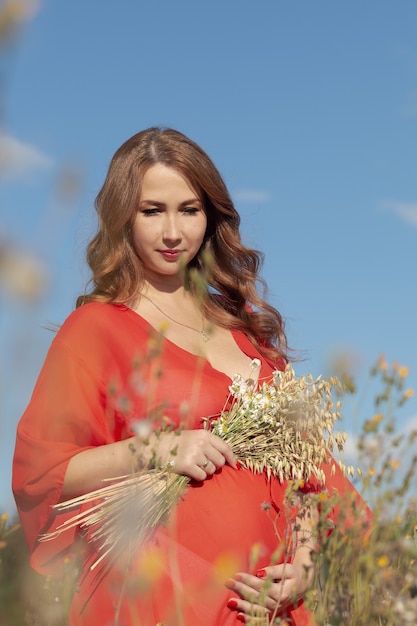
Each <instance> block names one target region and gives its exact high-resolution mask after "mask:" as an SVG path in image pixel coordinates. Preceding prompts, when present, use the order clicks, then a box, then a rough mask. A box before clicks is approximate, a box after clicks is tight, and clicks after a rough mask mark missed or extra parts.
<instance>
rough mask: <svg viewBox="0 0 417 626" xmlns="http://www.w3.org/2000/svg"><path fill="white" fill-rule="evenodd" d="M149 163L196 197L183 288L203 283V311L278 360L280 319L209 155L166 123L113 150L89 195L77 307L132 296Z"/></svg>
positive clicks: (138, 279)
mask: <svg viewBox="0 0 417 626" xmlns="http://www.w3.org/2000/svg"><path fill="white" fill-rule="evenodd" d="M156 163H162V164H164V165H166V166H168V167H172V168H173V169H175V170H176V171H177V172H179V173H180V174H181V175H182V176H184V178H185V179H186V180H187V181H188V182H189V184H190V186H191V187H192V188H193V189H194V190H195V192H196V193H197V194H198V196H199V197H200V199H201V201H202V203H203V207H204V210H205V213H206V216H207V230H206V234H205V237H204V241H203V244H202V246H201V248H200V251H199V252H198V254H197V255H196V257H195V258H194V259H193V260H192V261H191V262H190V264H189V266H188V267H187V268H186V278H188V281H187V284H188V286H189V288H193V285H195V284H196V282H197V283H199V284H200V286H201V284H203V285H204V288H203V290H204V294H205V297H204V298H203V300H202V302H203V304H202V306H203V310H204V314H205V315H206V316H207V318H208V319H210V320H211V321H212V322H214V323H216V324H219V325H220V326H223V327H225V328H230V329H234V330H242V331H243V332H244V333H246V335H247V336H248V337H249V338H250V340H251V341H252V342H253V343H254V344H255V345H256V346H257V348H258V349H260V350H261V352H262V353H263V354H264V355H265V356H266V357H270V358H273V359H274V360H276V359H277V358H280V359H283V360H284V361H285V362H286V361H287V360H288V345H287V340H286V335H285V330H284V321H283V318H282V316H281V315H280V313H279V312H278V311H277V310H276V309H275V308H274V307H272V306H271V305H270V304H268V302H267V301H266V295H267V288H266V285H265V283H264V281H263V280H262V279H261V277H260V270H261V266H262V261H263V256H262V254H261V253H260V252H258V251H257V250H252V249H250V248H247V247H245V246H244V245H243V243H242V241H241V237H240V232H239V225H240V217H239V214H238V213H237V211H236V209H235V207H234V205H233V202H232V200H231V198H230V195H229V192H228V190H227V188H226V185H225V183H224V181H223V179H222V177H221V175H220V173H219V172H218V170H217V168H216V167H215V165H214V164H213V162H212V161H211V159H210V158H209V157H208V155H207V154H206V153H205V152H204V151H203V150H202V149H201V148H200V146H198V145H197V144H196V143H194V142H193V141H192V140H191V139H189V138H188V137H186V136H185V135H183V134H182V133H180V132H178V131H176V130H173V129H170V128H149V129H147V130H144V131H142V132H140V133H137V134H136V135H134V136H133V137H131V138H130V139H128V140H127V141H126V142H125V143H124V144H123V145H122V146H121V147H120V148H119V149H118V150H117V151H116V153H115V154H114V156H113V158H112V160H111V163H110V166H109V170H108V173H107V176H106V179H105V181H104V184H103V187H102V188H101V190H100V192H99V193H98V195H97V198H96V201H95V207H96V211H97V215H98V230H97V234H96V235H95V237H94V238H93V240H92V241H91V242H90V244H89V245H88V248H87V261H88V264H89V266H90V268H91V270H92V278H91V280H90V284H91V285H92V289H91V291H90V292H89V293H86V294H83V295H81V296H79V297H78V298H77V307H79V306H81V305H83V304H86V303H87V302H92V301H100V302H111V303H129V302H132V301H133V300H134V299H135V298H137V297H138V294H139V293H140V290H141V288H142V286H143V281H144V268H143V265H142V263H141V260H140V258H138V255H137V254H136V252H135V249H134V245H133V234H132V233H133V223H134V219H135V216H136V213H137V208H138V201H139V198H140V193H141V182H142V179H143V176H144V174H145V172H146V171H147V170H148V169H149V168H150V167H151V166H152V165H155V164H156ZM190 277H191V278H192V280H190ZM199 277H201V280H198V278H199ZM196 279H197V280H196ZM200 291H201V289H200Z"/></svg>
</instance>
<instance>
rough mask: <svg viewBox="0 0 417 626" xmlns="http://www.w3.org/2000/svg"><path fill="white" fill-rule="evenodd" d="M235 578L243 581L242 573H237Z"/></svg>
mask: <svg viewBox="0 0 417 626" xmlns="http://www.w3.org/2000/svg"><path fill="white" fill-rule="evenodd" d="M235 580H237V581H239V582H242V580H243V576H241V575H240V574H235Z"/></svg>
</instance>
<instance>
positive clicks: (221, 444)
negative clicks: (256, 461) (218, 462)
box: [210, 433, 237, 469]
mask: <svg viewBox="0 0 417 626" xmlns="http://www.w3.org/2000/svg"><path fill="white" fill-rule="evenodd" d="M210 434H211V435H212V440H211V444H212V446H213V448H215V450H217V451H218V452H220V454H221V455H222V456H223V457H224V459H225V461H226V462H227V463H228V464H229V465H231V466H232V467H234V468H235V469H237V458H236V457H235V455H234V454H233V452H232V449H231V447H230V446H229V445H228V444H227V443H226V442H225V441H223V440H222V439H220V437H217V435H213V434H212V433H210Z"/></svg>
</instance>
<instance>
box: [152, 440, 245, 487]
mask: <svg viewBox="0 0 417 626" xmlns="http://www.w3.org/2000/svg"><path fill="white" fill-rule="evenodd" d="M148 446H150V447H152V446H154V452H155V456H156V458H157V459H158V462H160V463H161V464H166V463H169V464H170V465H171V466H172V470H173V471H174V472H176V473H177V474H184V475H185V476H189V477H190V478H193V479H194V480H200V481H201V480H205V479H206V478H207V477H208V476H211V475H212V474H214V473H215V472H216V471H217V470H218V469H220V468H221V467H223V465H224V464H225V463H228V464H229V465H231V466H232V467H234V468H235V469H237V467H238V465H237V459H236V457H235V455H234V454H233V452H232V450H231V448H230V446H229V445H228V444H227V443H226V442H225V441H223V440H222V439H220V437H217V435H213V433H211V432H209V431H208V430H203V429H201V430H183V431H181V432H179V433H178V432H171V433H161V434H160V435H159V436H158V437H157V436H156V435H154V434H153V435H151V436H150V438H149V442H148Z"/></svg>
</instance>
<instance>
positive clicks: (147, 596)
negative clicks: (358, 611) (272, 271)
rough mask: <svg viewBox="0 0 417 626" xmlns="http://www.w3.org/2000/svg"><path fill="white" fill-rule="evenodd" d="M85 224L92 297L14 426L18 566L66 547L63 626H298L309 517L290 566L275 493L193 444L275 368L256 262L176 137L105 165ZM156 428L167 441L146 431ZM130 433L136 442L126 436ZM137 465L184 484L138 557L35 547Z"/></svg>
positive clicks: (222, 453) (273, 331)
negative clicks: (241, 384) (237, 382)
mask: <svg viewBox="0 0 417 626" xmlns="http://www.w3.org/2000/svg"><path fill="white" fill-rule="evenodd" d="M96 209H97V213H98V218H99V228H98V232H97V235H96V236H95V237H94V239H93V240H92V242H91V243H90V245H89V248H88V262H89V265H90V267H91V269H92V283H93V288H92V291H91V292H90V293H89V294H88V295H83V296H80V297H79V298H78V301H77V308H76V310H75V311H74V312H73V313H72V314H71V315H70V316H69V318H68V319H67V320H66V322H65V323H64V324H63V326H62V327H61V329H60V330H59V332H58V333H57V335H56V337H55V339H54V341H53V343H52V346H51V348H50V351H49V353H48V355H47V358H46V361H45V364H44V367H43V369H42V371H41V373H40V376H39V380H38V382H37V385H36V387H35V390H34V394H33V397H32V399H31V401H30V404H29V406H28V408H27V410H26V412H25V414H24V415H23V417H22V419H21V421H20V423H19V426H18V432H17V443H16V451H15V458H14V478H13V487H14V493H15V497H16V502H17V505H18V509H19V513H20V517H21V521H22V525H23V528H24V531H25V533H26V536H27V540H28V543H29V547H30V550H31V554H32V557H31V558H32V564H33V566H34V567H35V568H36V569H37V570H39V571H41V572H44V573H51V572H57V571H58V570H59V564H60V563H62V560H63V559H64V558H65V557H67V556H68V555H69V554H70V553H71V552H72V551H74V547H75V546H77V550H79V551H80V553H81V559H82V567H81V574H80V579H79V583H78V586H77V590H76V592H75V593H74V598H73V602H72V607H71V615H70V624H72V625H75V624H77V625H82V624H93V623H94V624H96V623H100V624H103V625H107V624H119V625H120V626H121V625H123V626H136V625H139V626H155V625H156V624H164V625H165V626H174V625H176V624H182V625H184V626H198V625H201V626H203V625H204V626H215V625H218V626H220V625H222V626H226V625H232V624H236V623H241V622H244V621H246V622H247V623H249V622H250V623H260V624H262V623H264V624H265V623H268V620H269V619H272V616H275V615H280V616H281V617H283V618H285V619H286V622H283V623H287V624H297V625H307V624H310V623H312V621H311V616H310V614H309V612H308V611H307V610H306V609H305V608H304V606H303V604H302V602H298V600H299V599H300V598H302V596H303V594H304V593H305V591H306V590H307V588H308V586H309V584H310V581H311V578H312V560H311V550H312V549H313V548H314V541H313V539H312V532H311V516H310V517H309V516H305V515H304V516H301V517H300V519H298V520H297V522H298V525H299V530H300V531H301V534H302V535H303V537H304V539H303V541H299V542H298V543H297V540H296V542H295V544H293V547H292V548H291V549H289V547H288V545H289V542H288V539H290V540H292V539H293V536H292V535H293V534H294V533H292V532H291V526H290V522H289V520H288V519H287V517H286V510H285V506H284V502H285V498H284V496H285V489H286V486H285V485H282V484H280V483H279V482H278V481H277V480H274V479H272V480H267V478H266V477H265V476H264V475H262V474H253V473H252V472H250V471H248V470H244V469H240V468H239V466H238V464H237V463H236V459H235V456H234V454H233V452H232V450H231V449H230V447H229V446H228V445H227V444H226V443H225V442H223V441H222V440H220V439H219V438H218V437H216V436H215V435H213V434H211V433H210V432H209V431H207V430H204V429H202V428H201V426H202V418H203V417H207V416H213V415H216V414H219V412H220V411H221V410H222V408H223V407H224V404H225V401H226V399H227V396H228V393H229V390H228V388H229V385H230V381H231V379H232V377H233V376H234V374H236V373H237V372H239V373H240V374H241V375H242V376H244V377H248V376H250V374H251V371H252V370H251V362H252V361H253V359H255V358H256V359H259V360H260V361H261V367H260V370H259V372H258V375H259V379H261V378H262V379H268V378H269V377H271V374H272V372H273V370H274V369H282V368H283V367H284V366H285V363H286V361H287V345H286V340H285V334H284V328H283V322H282V319H281V316H280V315H279V313H278V312H277V311H276V310H275V309H274V308H273V307H271V306H270V305H269V304H267V303H266V302H265V301H264V299H263V298H262V297H261V296H260V295H259V294H258V292H257V283H258V282H259V269H260V256H259V255H258V253H257V252H255V251H253V250H250V249H248V248H245V246H244V245H243V244H242V242H241V240H240V236H239V216H238V214H237V212H236V210H235V208H234V207H233V204H232V201H231V199H230V197H229V194H228V191H227V189H226V187H225V184H224V182H223V180H222V178H221V176H220V174H219V173H218V171H217V170H216V168H215V166H214V165H213V163H212V162H211V160H210V159H209V157H208V156H207V155H206V154H205V153H204V152H203V151H202V150H201V148H200V147H199V146H197V145H196V144H195V143H194V142H192V141H191V140H190V139H188V138H187V137H185V136H184V135H182V134H181V133H179V132H177V131H174V130H171V129H158V128H151V129H149V130H146V131H143V132H141V133H138V134H137V135H135V136H133V137H132V138H130V139H129V140H128V141H127V142H126V143H125V144H123V145H122V146H121V147H120V148H119V150H118V151H117V152H116V154H115V155H114V157H113V159H112V161H111V164H110V167H109V171H108V175H107V178H106V180H105V183H104V185H103V187H102V189H101V191H100V193H99V194H98V197H97V200H96ZM167 420H168V421H169V423H170V424H171V425H172V426H173V427H175V428H177V427H181V428H180V429H179V430H176V431H175V432H173V431H172V430H170V429H169V428H163V429H162V432H161V429H157V426H161V424H163V423H165V424H166V421H167ZM138 423H139V424H141V429H142V432H143V427H144V426H149V427H150V433H149V436H142V437H141V438H140V437H138V436H135V434H134V433H135V428H137V426H138ZM145 430H146V428H145ZM132 450H133V452H132ZM138 460H139V462H140V464H141V466H142V467H148V466H149V467H150V466H155V464H166V463H169V464H170V465H171V466H172V470H173V471H174V472H177V473H178V474H184V475H186V476H188V477H189V478H190V479H191V485H190V487H189V488H188V490H187V492H186V494H185V496H184V497H183V498H182V499H181V501H180V502H179V504H178V506H177V507H176V509H175V511H174V512H173V514H172V515H171V517H170V519H169V521H168V523H167V524H166V525H161V526H160V527H159V528H158V530H157V531H156V532H155V533H154V535H153V536H152V537H151V538H150V539H149V540H148V541H147V542H146V544H145V545H144V546H142V548H141V549H140V550H139V551H138V552H137V553H135V554H134V555H132V554H130V555H128V556H127V557H126V558H125V557H124V556H122V555H120V559H118V561H117V562H116V563H111V564H109V563H107V564H106V562H105V561H103V562H102V566H101V567H98V568H95V569H91V568H90V565H91V564H92V563H93V562H94V561H95V559H96V558H97V546H96V544H95V543H94V541H93V540H92V538H91V537H89V536H86V537H81V536H80V533H74V532H67V533H63V534H62V535H61V536H60V537H59V538H58V539H56V540H54V541H51V542H47V543H41V542H39V537H40V536H41V535H42V534H44V533H48V532H52V531H54V530H55V529H56V528H57V527H58V526H59V525H60V524H62V523H63V521H65V519H66V518H67V517H68V514H65V515H64V514H58V515H57V514H54V513H53V512H52V509H51V507H52V506H53V505H55V504H57V503H58V502H60V501H64V500H67V499H69V498H71V497H74V496H77V495H80V494H84V493H87V492H89V491H92V490H94V489H97V488H99V487H101V486H102V485H103V480H104V479H110V478H114V477H116V476H122V475H126V474H129V473H130V472H132V471H133V470H134V469H135V468H136V467H137V464H138ZM73 514H74V512H71V516H72V515H73ZM289 529H290V530H289ZM283 544H285V546H284V549H278V550H277V548H279V546H281V548H282V545H283Z"/></svg>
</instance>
